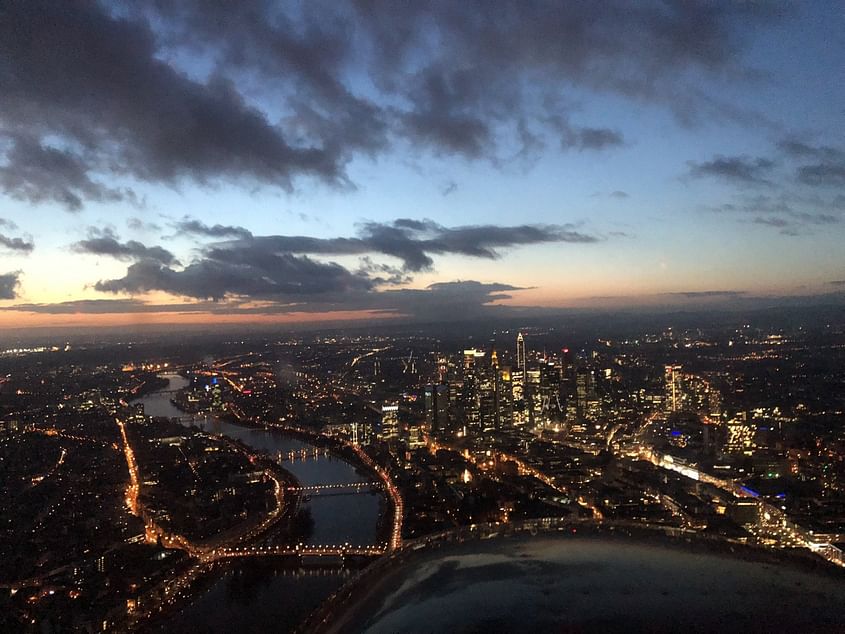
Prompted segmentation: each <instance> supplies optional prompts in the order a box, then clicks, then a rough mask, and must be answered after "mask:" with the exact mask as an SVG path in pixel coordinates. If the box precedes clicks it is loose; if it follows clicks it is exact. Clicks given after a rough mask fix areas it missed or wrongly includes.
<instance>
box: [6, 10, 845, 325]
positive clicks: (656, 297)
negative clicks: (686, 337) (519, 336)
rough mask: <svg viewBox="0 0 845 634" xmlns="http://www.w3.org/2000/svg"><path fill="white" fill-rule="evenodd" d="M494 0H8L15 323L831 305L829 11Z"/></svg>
mask: <svg viewBox="0 0 845 634" xmlns="http://www.w3.org/2000/svg"><path fill="white" fill-rule="evenodd" d="M494 7H495V8H492V7H489V6H482V5H480V4H473V3H464V4H461V5H460V6H455V5H454V4H452V3H431V4H430V5H428V6H426V7H425V8H420V9H419V10H418V11H411V10H404V9H403V10H402V11H397V10H395V8H391V6H389V5H388V6H378V3H375V4H374V5H370V4H367V3H360V4H359V3H349V4H337V3H327V4H322V3H306V4H303V5H294V4H289V5H279V6H277V5H273V4H265V3H239V4H238V6H237V7H234V6H227V7H225V8H220V9H213V8H211V7H208V6H206V5H201V4H196V5H194V4H191V3H186V4H180V5H179V7H178V8H168V7H162V6H155V5H147V4H139V5H135V4H116V5H109V6H108V7H107V6H105V5H101V4H96V3H92V4H86V5H65V6H62V5H57V4H54V3H38V2H26V3H24V2H20V3H11V4H10V5H8V6H7V7H5V8H4V9H3V10H2V12H1V13H0V41H2V42H3V45H2V46H1V47H0V77H2V78H3V80H2V81H3V84H4V87H3V89H2V90H0V201H2V203H3V204H2V207H0V219H2V220H0V248H2V251H0V258H2V262H0V265H1V266H0V298H2V300H0V328H21V327H24V328H28V327H39V326H49V327H65V326H99V325H130V326H131V325H135V324H146V323H152V324H169V323H177V324H218V323H220V324H222V323H244V324H247V323H275V322H282V323H288V322H326V321H338V320H343V321H354V320H370V319H396V318H409V319H418V320H426V321H436V320H448V319H456V318H464V319H470V318H474V317H482V316H497V315H502V316H542V315H546V314H551V313H553V312H555V311H560V310H569V309H599V310H606V309H620V308H625V309H632V308H646V309H654V310H663V309H667V308H671V309H678V308H683V309H686V308H725V307H729V308H730V307H741V308H744V307H758V306H769V305H780V304H792V305H795V304H798V305H803V304H807V303H832V304H841V303H842V302H843V299H845V254H843V250H842V249H841V246H840V245H841V241H842V238H843V222H842V221H843V213H845V138H843V132H842V130H844V129H845V126H843V123H845V121H843V116H845V112H843V110H842V106H841V104H842V103H843V101H845V99H844V98H845V81H843V79H845V77H843V72H842V69H843V68H845V45H843V44H845V42H843V36H842V33H843V32H845V29H843V27H845V24H843V22H845V19H844V18H845V14H843V11H842V8H841V6H840V5H838V4H837V3H813V4H812V5H810V4H799V3H786V2H773V3H759V4H757V3H754V4H753V3H684V4H680V5H674V4H671V3H662V2H654V3H645V4H638V5H630V4H627V3H620V4H615V3H603V4H601V5H598V6H596V5H591V6H587V5H580V4H567V5H562V6H560V5H557V4H555V3H552V4H547V3H542V2H537V3H521V2H520V3H507V2H500V3H496V4H495V5H494ZM33 44H34V46H33Z"/></svg>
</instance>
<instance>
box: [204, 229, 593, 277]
mask: <svg viewBox="0 0 845 634" xmlns="http://www.w3.org/2000/svg"><path fill="white" fill-rule="evenodd" d="M598 241H599V238H598V237H596V236H594V235H591V234H588V233H583V232H580V231H577V230H576V229H575V228H574V227H573V226H571V225H519V226H514V227H499V226H495V225H470V226H464V227H444V226H442V225H440V224H437V223H435V222H433V221H431V220H412V219H409V218H400V219H398V220H395V221H394V222H392V223H378V222H367V223H364V224H362V225H361V227H360V231H359V234H358V236H357V237H354V238H312V237H307V236H256V237H254V238H252V239H245V240H237V241H232V242H230V243H224V244H219V245H216V246H214V247H212V251H211V252H210V253H211V254H212V255H213V257H215V258H218V259H225V257H226V252H227V251H230V250H240V249H245V250H251V249H254V250H257V251H267V252H271V253H298V254H310V255H365V254H374V253H378V254H382V255H388V256H392V257H395V258H397V259H399V260H401V261H402V263H403V267H404V269H405V270H406V271H413V272H416V271H423V270H427V269H430V268H431V267H432V265H433V260H432V257H431V256H432V255H436V254H457V255H465V256H470V257H479V258H486V259H496V258H498V257H499V252H498V250H497V249H501V248H507V247H515V246H520V245H529V244H541V243H550V242H569V243H582V244H588V243H593V242H598Z"/></svg>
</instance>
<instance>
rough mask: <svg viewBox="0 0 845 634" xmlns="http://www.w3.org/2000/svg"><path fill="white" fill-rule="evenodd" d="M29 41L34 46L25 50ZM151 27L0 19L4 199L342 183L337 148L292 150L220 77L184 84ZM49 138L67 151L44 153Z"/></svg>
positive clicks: (88, 13) (71, 18) (93, 7)
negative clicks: (127, 179) (213, 184)
mask: <svg viewBox="0 0 845 634" xmlns="http://www.w3.org/2000/svg"><path fill="white" fill-rule="evenodd" d="M33 43H37V45H33ZM159 53H160V50H159V47H158V45H157V38H156V35H155V33H154V32H153V31H152V29H151V27H150V23H149V22H147V21H145V20H140V19H129V18H123V17H118V16H116V15H112V14H110V13H108V12H107V11H106V10H104V9H103V8H101V7H100V6H99V5H97V4H94V3H70V4H64V3H58V4H57V3H54V2H40V1H38V0H34V1H33V2H10V3H7V4H6V6H5V7H4V19H3V20H0V76H2V77H3V90H2V91H0V112H2V114H0V130H2V129H5V130H6V131H7V134H8V132H9V131H10V130H19V129H24V130H27V132H28V135H29V136H26V137H23V136H17V137H16V138H14V140H13V143H12V146H11V149H9V150H8V151H7V152H6V163H7V164H6V165H5V166H4V168H3V170H2V172H0V186H2V187H3V189H4V190H5V191H6V192H7V193H10V194H11V195H14V196H18V197H21V198H26V199H29V200H33V201H34V202H40V201H42V200H50V199H52V200H55V201H58V202H60V203H62V204H65V205H66V206H67V207H68V208H69V209H78V208H79V207H80V206H81V205H82V202H83V200H114V199H117V198H120V197H122V195H121V194H120V193H119V192H116V191H115V190H112V189H109V188H106V187H104V186H103V185H99V184H98V183H97V181H96V180H95V175H96V174H106V175H110V176H118V177H122V176H124V175H130V176H133V177H135V178H137V179H142V180H148V181H159V182H161V181H164V182H169V183H176V182H179V181H180V180H182V179H185V178H187V179H191V180H193V181H195V182H199V183H205V182H208V181H209V180H210V179H215V180H216V179H221V178H223V179H243V178H245V179H247V180H249V181H257V182H262V183H270V184H274V185H278V186H281V187H286V188H289V187H290V186H291V183H292V179H293V178H294V177H296V176H299V175H312V176H316V177H318V178H321V179H323V180H325V181H330V182H337V181H340V180H342V179H343V176H342V167H341V164H340V163H341V161H340V158H339V156H338V153H337V149H328V148H325V147H313V146H310V145H308V144H304V145H294V144H292V143H291V142H290V141H289V140H288V138H286V135H285V134H284V133H283V132H282V131H281V130H280V129H279V128H278V127H277V126H275V125H273V124H272V123H271V122H270V121H269V120H268V118H267V116H265V115H264V114H263V113H262V112H261V111H259V110H257V109H256V108H254V107H252V106H251V105H250V104H249V103H247V101H246V100H245V98H244V97H243V96H242V94H241V93H240V92H239V91H238V89H237V88H236V86H235V85H234V84H233V83H232V82H231V81H229V80H227V79H225V78H224V77H222V76H220V75H212V76H211V77H210V79H208V80H207V81H205V82H199V81H194V80H192V79H190V78H189V77H188V76H187V75H186V74H185V73H184V72H182V71H180V70H178V69H176V68H174V67H173V66H170V65H168V64H167V63H166V62H165V61H162V58H161V56H160V55H159ZM47 136H58V137H60V138H62V139H65V140H66V143H65V145H66V147H64V148H61V149H57V148H51V147H47V146H45V145H44V144H43V142H42V141H39V140H38V139H43V138H44V137H47Z"/></svg>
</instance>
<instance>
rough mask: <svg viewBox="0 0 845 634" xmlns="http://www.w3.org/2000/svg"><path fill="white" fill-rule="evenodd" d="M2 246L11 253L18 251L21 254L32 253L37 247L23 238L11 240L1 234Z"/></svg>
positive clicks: (0, 244)
mask: <svg viewBox="0 0 845 634" xmlns="http://www.w3.org/2000/svg"><path fill="white" fill-rule="evenodd" d="M0 246H2V247H5V248H6V249H9V250H10V251H18V252H21V253H31V252H32V250H33V249H34V248H35V245H34V244H33V243H32V241H31V240H24V239H23V238H10V237H9V236H5V235H3V234H0Z"/></svg>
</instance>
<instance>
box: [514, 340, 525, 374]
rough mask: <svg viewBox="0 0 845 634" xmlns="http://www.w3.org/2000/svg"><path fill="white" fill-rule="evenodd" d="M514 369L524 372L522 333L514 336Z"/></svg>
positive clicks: (523, 341)
mask: <svg viewBox="0 0 845 634" xmlns="http://www.w3.org/2000/svg"><path fill="white" fill-rule="evenodd" d="M516 369H517V370H522V371H523V372H524V371H525V338H524V337H523V336H522V333H519V334H518V335H517V336H516Z"/></svg>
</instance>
